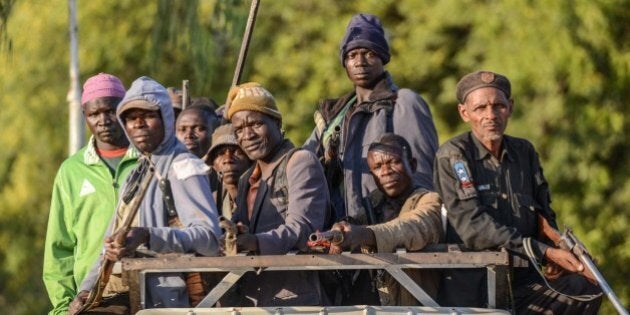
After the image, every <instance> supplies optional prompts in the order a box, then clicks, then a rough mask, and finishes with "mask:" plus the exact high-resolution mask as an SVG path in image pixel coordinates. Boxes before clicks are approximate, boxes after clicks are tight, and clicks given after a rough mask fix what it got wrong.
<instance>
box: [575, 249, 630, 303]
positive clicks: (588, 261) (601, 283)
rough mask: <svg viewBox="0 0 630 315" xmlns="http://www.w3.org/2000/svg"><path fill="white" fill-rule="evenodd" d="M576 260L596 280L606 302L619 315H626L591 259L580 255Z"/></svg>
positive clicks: (617, 298)
mask: <svg viewBox="0 0 630 315" xmlns="http://www.w3.org/2000/svg"><path fill="white" fill-rule="evenodd" d="M578 258H579V259H580V261H581V262H582V263H583V264H584V265H585V267H586V269H588V270H589V271H590V272H591V273H592V274H593V276H594V277H595V280H597V283H598V284H599V287H600V288H601V289H602V292H604V294H606V296H607V297H608V300H609V301H610V302H611V303H612V305H613V306H614V307H615V309H616V310H617V312H619V314H621V315H628V311H627V310H626V308H625V307H624V306H623V304H621V301H620V300H619V297H617V295H616V294H615V292H614V291H613V290H612V288H611V287H610V285H608V282H607V281H606V279H605V278H604V275H602V273H601V272H599V269H597V266H595V263H593V261H592V260H591V258H590V257H588V256H587V255H586V254H580V255H579V257H578Z"/></svg>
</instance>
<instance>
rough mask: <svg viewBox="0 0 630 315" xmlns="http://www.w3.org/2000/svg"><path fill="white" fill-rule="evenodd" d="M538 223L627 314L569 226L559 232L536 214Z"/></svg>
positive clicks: (618, 310)
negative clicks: (562, 231)
mask: <svg viewBox="0 0 630 315" xmlns="http://www.w3.org/2000/svg"><path fill="white" fill-rule="evenodd" d="M538 223H539V227H540V231H541V233H542V234H543V235H545V236H546V237H547V238H549V239H550V240H551V241H552V242H553V243H554V244H556V246H558V247H560V248H562V249H564V250H567V251H569V252H571V253H572V254H573V255H574V256H575V257H576V258H577V259H578V260H579V261H580V262H581V263H582V265H583V266H584V276H585V277H586V278H587V279H592V280H595V281H596V282H597V284H598V285H599V287H600V289H601V290H602V292H603V293H604V294H605V295H606V296H607V297H608V299H609V300H610V302H611V303H612V304H613V306H614V307H615V309H616V310H617V312H618V313H619V314H621V315H628V311H627V310H626V308H625V307H624V306H623V304H621V301H620V300H619V298H618V297H617V295H616V294H615V292H614V291H613V290H612V288H611V287H610V285H609V284H608V281H606V278H604V276H603V275H602V273H601V272H600V271H599V269H598V268H597V266H596V265H595V262H593V259H592V258H591V257H592V256H591V254H590V253H589V251H588V249H587V248H586V246H584V244H583V243H582V242H581V241H580V240H579V239H578V238H577V236H575V234H573V231H572V230H571V229H570V228H565V230H564V233H562V234H560V232H558V231H557V230H556V229H554V228H553V227H552V226H551V225H550V224H549V222H548V221H547V220H546V219H545V218H544V217H543V216H541V215H538Z"/></svg>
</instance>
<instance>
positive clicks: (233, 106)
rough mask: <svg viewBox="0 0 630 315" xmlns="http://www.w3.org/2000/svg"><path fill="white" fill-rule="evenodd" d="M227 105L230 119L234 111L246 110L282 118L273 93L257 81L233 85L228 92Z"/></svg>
mask: <svg viewBox="0 0 630 315" xmlns="http://www.w3.org/2000/svg"><path fill="white" fill-rule="evenodd" d="M227 107H228V112H227V119H230V120H231V119H232V116H233V115H234V113H236V112H240V111H244V110H251V111H256V112H261V113H263V114H265V115H268V116H271V117H273V118H276V119H278V120H280V121H281V120H282V115H281V114H280V111H279V110H278V106H276V100H275V99H274V98H273V95H271V93H269V91H267V90H266V89H265V88H264V87H262V85H260V84H259V83H256V82H247V83H243V84H241V85H237V86H234V87H232V88H231V89H230V93H228V99H227Z"/></svg>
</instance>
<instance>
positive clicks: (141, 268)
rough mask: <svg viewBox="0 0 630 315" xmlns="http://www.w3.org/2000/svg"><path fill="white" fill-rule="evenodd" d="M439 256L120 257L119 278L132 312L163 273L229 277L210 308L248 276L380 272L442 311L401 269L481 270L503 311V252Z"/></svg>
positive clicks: (206, 302) (506, 264)
mask: <svg viewBox="0 0 630 315" xmlns="http://www.w3.org/2000/svg"><path fill="white" fill-rule="evenodd" d="M442 250H443V251H442V252H413V253H409V252H405V251H398V252H396V253H378V254H350V253H344V254H341V255H326V254H300V255H295V254H293V255H292V254H289V255H273V256H230V257H194V256H168V255H167V256H165V257H160V258H135V259H129V258H127V259H123V261H122V268H123V276H124V278H125V279H126V281H127V284H128V285H129V287H130V305H131V310H132V313H136V312H137V311H139V310H142V309H144V306H145V295H146V287H145V283H146V281H145V279H146V277H147V275H148V274H152V273H164V272H202V273H205V272H221V273H227V274H226V275H225V276H224V277H223V279H222V280H221V281H220V282H219V283H218V284H217V285H215V286H214V288H213V289H212V290H211V291H210V292H209V293H208V295H207V296H206V297H205V298H204V299H203V300H202V301H201V302H200V303H199V305H197V307H196V309H198V310H201V309H205V308H210V307H212V306H213V305H215V303H216V302H217V301H218V300H219V299H220V298H221V297H222V296H223V294H225V293H226V292H227V291H228V290H229V289H230V288H231V287H232V285H234V284H235V283H236V282H237V281H238V280H239V279H240V278H241V277H242V276H243V275H244V274H245V273H247V272H265V271H292V270H311V271H316V270H356V269H363V270H369V269H383V270H386V271H387V272H388V273H389V274H391V275H392V277H394V278H395V279H396V280H397V281H398V282H399V283H400V284H401V286H403V287H404V288H405V289H407V291H409V293H411V294H412V295H413V296H414V297H415V298H416V299H417V300H418V301H420V303H422V305H424V306H426V307H440V306H439V305H438V304H437V303H436V302H435V301H434V300H433V299H432V298H431V297H430V296H429V295H428V294H427V293H426V292H425V291H424V290H423V289H422V287H421V286H419V285H418V284H417V283H416V282H414V281H413V280H412V279H411V278H410V277H409V276H408V275H407V274H406V273H405V272H404V271H403V270H404V269H414V268H417V269H448V268H485V269H486V271H487V284H488V285H487V289H488V306H489V307H490V308H501V309H507V308H510V306H509V303H510V302H509V287H508V285H509V284H508V280H507V279H508V277H507V275H508V273H509V268H510V256H509V254H508V253H507V252H505V251H501V252H462V251H459V250H458V247H453V246H449V247H448V249H445V247H443V248H442Z"/></svg>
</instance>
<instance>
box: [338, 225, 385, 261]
mask: <svg viewBox="0 0 630 315" xmlns="http://www.w3.org/2000/svg"><path fill="white" fill-rule="evenodd" d="M330 230H331V231H340V232H341V233H343V242H341V244H331V245H330V250H329V251H328V253H330V254H340V253H341V252H343V251H344V250H348V249H349V250H351V251H354V250H355V249H357V248H359V247H361V246H374V245H375V244H376V239H375V238H374V232H372V230H370V229H368V228H366V227H364V226H362V225H353V224H350V223H348V222H346V221H339V222H337V223H335V224H333V226H332V228H331V229H330Z"/></svg>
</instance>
